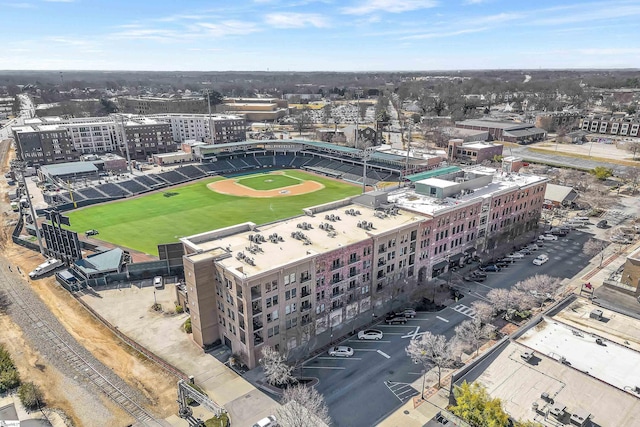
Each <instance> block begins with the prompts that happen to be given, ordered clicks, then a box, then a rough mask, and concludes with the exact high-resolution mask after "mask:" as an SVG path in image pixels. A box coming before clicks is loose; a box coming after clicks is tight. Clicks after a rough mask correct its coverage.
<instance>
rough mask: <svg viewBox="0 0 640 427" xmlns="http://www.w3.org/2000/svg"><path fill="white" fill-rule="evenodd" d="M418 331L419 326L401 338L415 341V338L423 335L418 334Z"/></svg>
mask: <svg viewBox="0 0 640 427" xmlns="http://www.w3.org/2000/svg"><path fill="white" fill-rule="evenodd" d="M419 330H420V326H416V329H415V330H414V331H413V332H409V333H408V334H406V335H403V336H402V338H411V339H412V340H413V339H416V338H417V337H419V336H420V335H422V334H424V332H418V331H419Z"/></svg>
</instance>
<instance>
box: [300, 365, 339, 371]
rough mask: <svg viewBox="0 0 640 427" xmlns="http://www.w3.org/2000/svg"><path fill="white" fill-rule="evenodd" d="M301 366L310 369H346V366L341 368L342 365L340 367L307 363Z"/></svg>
mask: <svg viewBox="0 0 640 427" xmlns="http://www.w3.org/2000/svg"><path fill="white" fill-rule="evenodd" d="M302 367H303V368H304V369H310V368H311V369H336V370H339V371H341V370H344V369H347V368H343V367H340V366H309V365H303V366H302Z"/></svg>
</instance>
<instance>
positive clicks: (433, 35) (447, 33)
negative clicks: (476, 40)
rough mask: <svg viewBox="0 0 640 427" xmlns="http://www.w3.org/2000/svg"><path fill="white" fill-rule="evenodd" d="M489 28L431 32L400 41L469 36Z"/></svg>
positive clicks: (403, 38) (407, 37)
mask: <svg viewBox="0 0 640 427" xmlns="http://www.w3.org/2000/svg"><path fill="white" fill-rule="evenodd" d="M488 29H489V27H479V28H466V29H463V30H456V31H432V32H429V33H422V34H415V35H412V36H406V37H402V38H401V39H400V40H424V39H439V38H444V37H454V36H459V35H462V34H470V33H480V32H482V31H486V30H488Z"/></svg>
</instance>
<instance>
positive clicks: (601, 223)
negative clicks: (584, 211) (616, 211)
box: [596, 219, 608, 228]
mask: <svg viewBox="0 0 640 427" xmlns="http://www.w3.org/2000/svg"><path fill="white" fill-rule="evenodd" d="M607 224H608V223H607V220H606V219H603V220H602V221H598V223H597V224H596V227H598V228H607Z"/></svg>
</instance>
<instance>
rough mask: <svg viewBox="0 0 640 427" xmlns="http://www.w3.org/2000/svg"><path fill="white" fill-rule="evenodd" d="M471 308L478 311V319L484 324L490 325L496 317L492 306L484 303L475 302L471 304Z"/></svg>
mask: <svg viewBox="0 0 640 427" xmlns="http://www.w3.org/2000/svg"><path fill="white" fill-rule="evenodd" d="M471 308H473V309H474V310H475V311H476V318H478V319H480V321H481V322H482V323H489V322H490V321H491V319H493V316H494V315H495V310H494V309H493V307H492V306H491V304H489V303H486V302H484V301H474V302H472V303H471Z"/></svg>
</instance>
